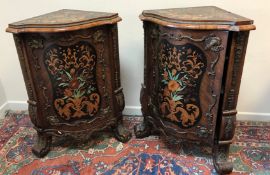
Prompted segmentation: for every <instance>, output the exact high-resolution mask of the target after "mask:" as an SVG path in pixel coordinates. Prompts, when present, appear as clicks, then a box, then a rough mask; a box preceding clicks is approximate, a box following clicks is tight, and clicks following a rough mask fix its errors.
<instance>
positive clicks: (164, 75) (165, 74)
mask: <svg viewBox="0 0 270 175" xmlns="http://www.w3.org/2000/svg"><path fill="white" fill-rule="evenodd" d="M163 78H164V79H165V80H168V72H164V74H163Z"/></svg>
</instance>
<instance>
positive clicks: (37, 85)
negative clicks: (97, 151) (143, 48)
mask: <svg viewBox="0 0 270 175" xmlns="http://www.w3.org/2000/svg"><path fill="white" fill-rule="evenodd" d="M120 20H121V18H120V17H119V16H118V14H117V13H104V12H88V11H79V10H59V11H56V12H52V13H48V14H45V15H41V16H37V17H34V18H30V19H26V20H23V21H19V22H15V23H12V24H9V27H8V28H7V32H11V33H13V36H14V40H15V44H16V48H17V52H18V56H19V60H20V64H21V69H22V73H23V77H24V81H25V85H26V88H27V93H28V97H29V100H28V103H29V114H30V118H31V121H32V123H33V124H34V128H35V129H36V131H37V136H38V137H37V141H36V142H35V145H34V146H33V149H32V150H33V153H34V154H35V155H37V156H38V157H42V156H45V155H46V154H47V153H48V151H49V149H50V145H51V141H52V136H59V137H67V136H68V137H72V138H73V139H74V140H77V141H82V140H87V139H89V138H90V137H91V136H93V135H94V134H96V132H98V131H101V130H104V129H106V128H112V130H114V132H115V136H116V138H118V139H119V140H120V141H123V142H126V141H128V140H129V138H130V136H131V135H130V133H129V132H128V131H127V130H126V129H125V128H124V127H123V126H122V110H123V109H124V105H125V103H124V95H123V92H122V87H121V84H120V69H119V55H118V31H117V22H118V21H120Z"/></svg>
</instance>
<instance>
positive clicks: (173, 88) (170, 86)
mask: <svg viewBox="0 0 270 175" xmlns="http://www.w3.org/2000/svg"><path fill="white" fill-rule="evenodd" d="M179 87H180V85H179V84H178V83H177V81H175V80H170V81H169V83H168V89H169V90H170V91H171V92H174V91H176V90H177V89H178V88H179Z"/></svg>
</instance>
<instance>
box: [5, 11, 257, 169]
mask: <svg viewBox="0 0 270 175" xmlns="http://www.w3.org/2000/svg"><path fill="white" fill-rule="evenodd" d="M140 19H141V20H142V21H143V26H144V48H145V51H144V52H145V56H144V83H143V84H142V88H141V95H140V101H141V106H142V114H143V117H144V122H143V123H142V124H139V125H137V126H135V127H134V132H135V135H136V137H137V138H142V137H146V136H148V135H150V134H153V133H159V134H160V135H161V137H163V138H164V139H165V140H166V141H167V142H168V143H170V144H180V143H181V142H185V141H188V142H196V143H201V144H204V145H207V146H211V147H212V154H213V161H214V166H215V169H216V170H217V172H218V173H220V174H226V173H229V172H231V171H232V168H233V165H232V163H231V162H230V160H229V159H228V154H229V147H230V144H231V143H232V139H233V136H234V130H235V122H236V113H237V111H236V105H237V99H238V93H239V87H240V81H241V76H242V70H243V65H244V59H245V53H246V47H247V42H248V36H249V31H250V30H254V29H255V26H254V25H253V21H252V20H250V19H248V18H245V17H242V16H239V15H236V14H233V13H230V12H227V11H225V10H222V9H220V8H217V7H212V6H206V7H191V8H175V9H160V10H145V11H143V13H142V14H141V15H140ZM120 20H121V18H120V17H119V16H118V15H117V14H114V13H101V12H86V11H78V10H60V11H57V12H53V13H49V14H46V15H42V16H39V17H35V18H31V19H28V20H24V21H20V22H17V23H12V24H10V25H9V27H8V29H7V31H8V32H11V33H13V34H14V39H15V43H16V47H17V52H18V55H19V60H20V63H21V68H22V72H23V75H24V80H25V84H26V87H27V92H28V96H29V101H28V103H29V113H30V117H31V121H32V122H33V123H34V125H35V129H36V130H37V133H38V139H37V142H36V144H35V146H34V147H33V152H34V153H35V154H36V155H37V156H40V157H41V156H44V155H46V154H47V153H48V151H49V147H50V143H51V139H52V136H71V137H73V138H76V139H79V140H83V139H85V138H89V137H90V136H91V135H93V133H96V132H98V131H101V130H103V129H105V128H108V127H109V128H112V129H113V131H114V132H115V136H116V138H118V139H119V140H120V141H123V142H126V141H128V140H129V139H130V137H131V134H130V132H129V131H128V130H127V129H125V127H123V125H122V110H123V109H124V95H123V92H122V88H121V84H120V69H119V56H118V36H117V22H118V21H120Z"/></svg>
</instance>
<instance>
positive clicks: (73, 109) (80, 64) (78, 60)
mask: <svg viewBox="0 0 270 175" xmlns="http://www.w3.org/2000/svg"><path fill="white" fill-rule="evenodd" d="M44 58H45V59H44V61H45V65H46V68H47V71H48V73H49V76H50V79H51V82H52V85H53V92H54V94H53V98H54V101H53V104H54V109H55V111H56V112H57V114H58V115H59V116H60V117H61V118H63V119H65V120H70V119H80V118H85V117H86V118H87V117H92V116H94V115H95V114H96V113H97V112H98V110H99V106H100V94H99V92H98V88H97V84H96V61H97V55H96V51H95V49H94V48H93V47H92V46H91V45H90V44H89V43H88V42H84V41H80V42H78V43H76V44H74V45H71V46H61V45H57V44H53V45H51V46H49V47H48V48H47V49H46V50H45V53H44Z"/></svg>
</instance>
